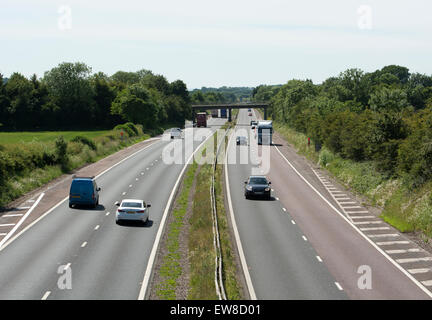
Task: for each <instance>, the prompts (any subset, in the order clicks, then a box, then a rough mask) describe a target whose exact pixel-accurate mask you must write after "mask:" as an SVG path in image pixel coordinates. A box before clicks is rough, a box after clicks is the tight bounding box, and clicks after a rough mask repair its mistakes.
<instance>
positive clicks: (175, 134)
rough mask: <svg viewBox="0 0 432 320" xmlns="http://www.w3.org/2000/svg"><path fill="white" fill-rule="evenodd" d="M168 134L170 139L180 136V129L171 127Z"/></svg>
mask: <svg viewBox="0 0 432 320" xmlns="http://www.w3.org/2000/svg"><path fill="white" fill-rule="evenodd" d="M170 134H171V139H174V138H181V136H182V130H181V129H180V128H172V129H171V132H170Z"/></svg>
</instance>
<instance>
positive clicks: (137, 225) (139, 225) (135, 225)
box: [117, 219, 153, 228]
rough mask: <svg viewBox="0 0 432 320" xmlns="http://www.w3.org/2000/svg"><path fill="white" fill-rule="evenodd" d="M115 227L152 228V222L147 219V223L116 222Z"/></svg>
mask: <svg viewBox="0 0 432 320" xmlns="http://www.w3.org/2000/svg"><path fill="white" fill-rule="evenodd" d="M117 225H119V226H121V227H133V228H150V227H152V226H153V220H150V219H149V220H148V221H147V222H142V221H133V220H123V221H118V222H117Z"/></svg>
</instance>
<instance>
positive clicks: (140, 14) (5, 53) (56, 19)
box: [0, 0, 432, 89]
mask: <svg viewBox="0 0 432 320" xmlns="http://www.w3.org/2000/svg"><path fill="white" fill-rule="evenodd" d="M431 12H432V1H430V0H410V1H408V0H392V1H391V0H296V1H292V0H265V1H264V0H261V1H256V0H247V1H245V0H230V1H228V0H217V1H216V0H212V1H209V0H157V1H153V0H121V1H120V0H115V1H112V0H105V1H99V0H61V1H58V0H1V2H0V73H2V74H3V75H4V76H6V77H8V76H10V75H11V74H12V73H13V72H20V73H21V74H23V75H25V76H28V77H29V76H31V75H32V74H34V73H36V74H37V75H38V77H43V75H44V72H45V71H48V70H50V69H51V68H53V67H55V66H57V65H58V64H59V63H61V62H78V61H79V62H84V63H86V64H87V65H89V66H90V67H92V71H93V72H95V73H96V72H104V73H106V74H108V75H112V74H113V73H115V72H116V71H118V70H123V71H137V70H140V69H148V70H151V71H153V73H155V74H162V75H164V76H165V77H166V78H167V79H168V80H169V81H175V80H177V79H181V80H183V81H184V82H185V83H186V85H187V86H188V89H194V88H201V87H202V86H205V87H220V86H248V87H254V86H257V85H260V84H283V83H286V82H287V81H288V80H290V79H311V80H313V82H314V83H320V82H322V81H323V80H325V79H327V78H329V77H331V76H337V75H338V74H339V73H340V72H342V71H344V70H346V69H349V68H360V69H362V70H364V71H365V72H371V71H375V70H377V69H380V68H382V67H383V66H385V65H390V64H398V65H403V66H406V67H408V68H409V69H410V71H411V72H420V73H424V74H428V75H431V74H432V63H431V60H432V59H431V57H432V41H431V40H432V19H431V18H430V13H431Z"/></svg>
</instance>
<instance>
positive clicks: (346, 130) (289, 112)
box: [253, 65, 432, 187]
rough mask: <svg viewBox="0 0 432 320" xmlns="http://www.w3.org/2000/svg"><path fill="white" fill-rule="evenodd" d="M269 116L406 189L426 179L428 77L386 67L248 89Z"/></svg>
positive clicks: (431, 109) (431, 173) (429, 157)
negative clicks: (265, 103)
mask: <svg viewBox="0 0 432 320" xmlns="http://www.w3.org/2000/svg"><path fill="white" fill-rule="evenodd" d="M253 99H254V100H255V101H270V107H269V110H268V111H269V114H271V116H272V118H273V119H274V120H276V121H278V122H280V123H285V124H287V125H289V126H290V127H292V128H294V129H295V130H297V131H299V132H302V133H304V134H306V135H308V136H309V137H310V138H311V139H312V140H313V141H314V143H315V145H316V146H317V148H318V149H319V148H320V147H321V146H325V147H326V148H328V149H329V150H331V151H332V152H334V153H336V154H339V155H341V156H342V157H343V158H346V159H351V160H354V161H372V162H373V163H374V164H375V166H376V168H377V169H378V170H379V171H381V172H382V173H383V174H384V175H386V176H388V177H402V178H403V179H404V181H405V182H406V185H407V186H409V187H418V186H420V185H422V184H424V183H425V182H426V181H428V180H430V179H432V77H431V76H428V75H425V74H420V73H410V71H409V69H408V68H406V67H403V66H397V65H389V66H386V67H384V68H382V69H380V70H376V71H375V72H370V73H365V72H363V71H362V70H360V69H348V70H346V71H344V72H341V73H340V74H339V75H338V76H337V77H331V78H328V79H327V80H325V81H324V82H323V83H321V84H314V83H313V82H312V81H311V80H304V81H303V80H291V81H288V83H286V84H285V85H283V86H266V85H262V86H259V87H257V88H255V89H254V92H253Z"/></svg>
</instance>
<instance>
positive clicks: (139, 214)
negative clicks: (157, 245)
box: [115, 199, 151, 224]
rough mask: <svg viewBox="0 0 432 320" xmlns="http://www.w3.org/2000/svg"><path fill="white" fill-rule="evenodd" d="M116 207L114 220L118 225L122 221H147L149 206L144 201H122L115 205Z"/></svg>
mask: <svg viewBox="0 0 432 320" xmlns="http://www.w3.org/2000/svg"><path fill="white" fill-rule="evenodd" d="M115 204H116V206H118V209H117V211H116V215H115V219H116V223H117V224H119V223H120V222H121V221H124V220H129V221H131V220H134V221H141V222H143V223H146V222H147V221H148V219H149V210H150V209H149V208H150V207H151V205H150V204H146V203H145V202H144V200H139V199H123V200H122V202H121V203H119V202H118V201H117V202H116V203H115Z"/></svg>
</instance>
